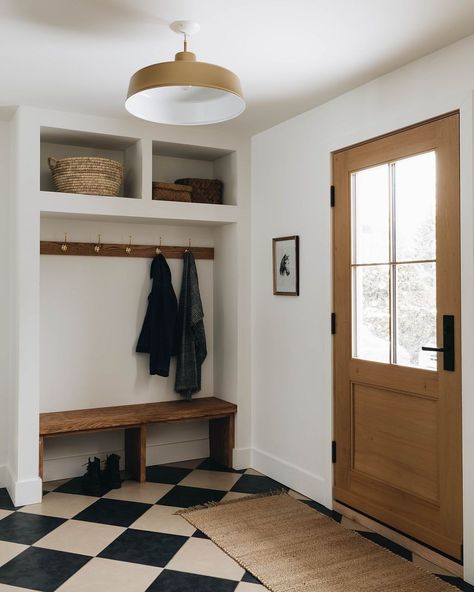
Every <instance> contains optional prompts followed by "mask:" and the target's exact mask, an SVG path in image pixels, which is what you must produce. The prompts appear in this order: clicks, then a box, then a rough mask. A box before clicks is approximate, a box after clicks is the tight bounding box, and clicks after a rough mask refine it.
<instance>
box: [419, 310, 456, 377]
mask: <svg viewBox="0 0 474 592" xmlns="http://www.w3.org/2000/svg"><path fill="white" fill-rule="evenodd" d="M421 349H422V350H423V351H434V352H441V353H443V354H444V356H443V369H444V370H448V371H449V372H454V316H453V315H443V347H427V346H423V347H422V348H421Z"/></svg>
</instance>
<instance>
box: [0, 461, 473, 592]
mask: <svg viewBox="0 0 474 592" xmlns="http://www.w3.org/2000/svg"><path fill="white" fill-rule="evenodd" d="M282 488H284V487H283V486H282V485H281V484H280V483H277V482H276V481H273V480H272V479H270V478H269V477H266V476H264V475H261V474H260V473H257V472H256V471H254V470H252V469H249V470H247V471H235V470H229V469H224V468H223V467H220V466H218V465H216V464H215V463H213V462H212V461H211V460H209V459H204V460H203V459H200V460H195V461H186V462H183V463H174V464H169V465H157V466H153V467H148V469H147V482H146V483H141V484H140V483H136V482H133V481H125V482H124V483H123V484H122V488H121V489H115V490H110V491H107V490H104V491H103V492H101V493H102V495H101V497H92V496H87V495H84V494H83V492H82V488H81V481H80V479H69V480H65V481H60V482H52V483H45V484H44V489H45V495H44V498H43V501H42V503H41V504H36V505H33V506H25V507H23V508H14V507H13V505H12V503H11V500H10V498H9V496H8V494H7V492H6V491H5V490H1V489H0V591H5V592H6V591H12V592H14V591H20V590H23V591H25V590H39V591H41V592H53V591H55V590H58V591H60V592H89V591H90V592H96V591H97V590H99V591H101V592H108V591H113V592H145V591H149V592H264V591H265V590H266V588H265V587H264V586H263V585H262V584H260V582H259V581H258V580H257V579H256V578H254V577H253V576H252V575H251V574H250V573H248V572H246V571H245V570H244V569H243V568H242V567H240V566H239V565H238V564H237V563H236V562H235V561H234V560H233V559H231V558H230V557H229V556H228V555H226V554H225V553H224V552H223V551H221V550H220V549H219V548H218V547H217V546H216V545H215V544H214V543H212V541H210V540H209V539H208V538H207V537H206V536H205V535H204V534H203V533H202V532H200V531H198V530H196V529H195V528H194V527H193V526H191V525H190V524H189V523H188V522H186V521H185V520H184V519H183V518H182V517H181V516H177V515H176V514H175V512H176V510H177V509H179V508H186V507H190V506H195V505H198V504H203V503H206V502H209V501H226V500H231V499H237V498H239V497H243V496H246V495H249V494H255V493H261V492H265V491H269V490H276V489H282ZM284 489H288V488H284ZM289 493H290V495H293V496H294V497H296V498H298V499H301V500H302V501H304V503H306V504H307V505H309V506H310V507H312V508H314V510H315V511H319V512H323V513H324V514H326V515H329V516H330V517H332V518H333V519H335V520H337V521H339V522H341V523H342V524H343V525H345V526H346V527H348V528H357V529H360V526H359V525H356V524H355V523H353V522H350V521H348V520H346V519H345V518H342V517H341V516H340V515H339V514H337V513H336V512H331V511H330V510H327V509H326V508H324V507H323V506H320V505H319V504H317V503H316V502H313V501H310V500H308V499H307V498H304V497H303V496H300V495H299V494H297V493H296V492H294V491H289ZM361 534H362V535H363V536H365V537H367V538H370V539H371V540H373V541H375V542H376V543H378V544H380V545H382V546H384V547H387V548H389V549H390V550H391V551H392V552H394V553H397V554H399V555H401V556H403V557H405V558H407V559H409V560H412V561H414V562H416V563H418V564H419V565H420V566H421V567H423V568H424V569H428V570H430V571H433V572H436V571H439V569H438V568H436V567H435V566H433V565H432V564H429V563H428V562H426V561H423V560H421V559H420V558H416V557H414V556H413V555H412V553H411V552H409V551H407V550H406V549H403V548H402V547H399V546H398V545H395V544H393V543H390V542H389V541H387V540H386V539H384V538H383V537H381V536H379V535H377V534H375V533H373V532H365V531H364V532H361ZM440 577H442V578H443V579H445V580H447V581H449V582H450V583H452V584H454V585H455V586H457V587H458V588H459V589H461V590H474V587H472V586H469V585H468V584H465V583H464V582H463V581H462V580H460V579H459V578H455V577H452V576H450V575H449V574H447V573H442V574H440Z"/></svg>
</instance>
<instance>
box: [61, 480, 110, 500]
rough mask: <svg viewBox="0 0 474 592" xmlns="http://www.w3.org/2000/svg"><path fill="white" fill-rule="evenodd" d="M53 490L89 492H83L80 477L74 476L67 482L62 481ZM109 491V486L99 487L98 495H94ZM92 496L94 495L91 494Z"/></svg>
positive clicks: (78, 492) (76, 492)
mask: <svg viewBox="0 0 474 592" xmlns="http://www.w3.org/2000/svg"><path fill="white" fill-rule="evenodd" d="M54 491H56V492H58V493H75V494H77V495H90V494H89V493H84V490H83V489H82V477H75V478H74V479H71V480H70V481H68V482H67V483H63V484H62V485H60V486H59V487H58V488H57V489H55V490H54ZM109 491H110V487H101V489H100V495H98V496H96V497H101V496H102V495H105V494H106V493H108V492H109ZM92 497H95V496H92Z"/></svg>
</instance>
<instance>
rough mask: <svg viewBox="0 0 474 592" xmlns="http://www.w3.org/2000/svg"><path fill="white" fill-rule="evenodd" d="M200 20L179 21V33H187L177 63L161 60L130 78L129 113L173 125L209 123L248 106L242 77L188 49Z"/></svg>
mask: <svg viewBox="0 0 474 592" xmlns="http://www.w3.org/2000/svg"><path fill="white" fill-rule="evenodd" d="M199 28H200V27H199V25H198V23H194V22H192V21H176V22H174V23H172V24H171V29H172V30H173V31H174V32H175V33H181V34H183V35H184V50H183V51H180V52H179V53H177V54H176V56H175V61H174V62H161V63H159V64H152V65H151V66H146V67H145V68H142V69H141V70H138V71H137V72H135V74H134V75H133V76H132V78H131V79H130V84H129V87H128V95H127V100H126V102H125V107H126V109H127V111H129V113H131V114H132V115H135V116H136V117H140V118H141V119H146V120H147V121H153V122H155V123H167V124H171V125H207V124H210V123H218V122H220V121H227V120H228V119H233V118H234V117H237V116H238V115H240V114H241V113H242V112H243V111H244V109H245V101H244V98H243V95H242V89H241V86H240V80H239V78H238V76H236V75H235V74H234V73H233V72H231V71H230V70H227V69H226V68H222V67H221V66H216V65H215V64H206V63H205V62H198V61H197V60H196V55H195V54H194V53H192V52H190V51H188V48H187V45H188V36H189V35H192V34H193V33H197V32H198V31H199Z"/></svg>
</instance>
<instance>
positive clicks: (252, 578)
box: [240, 571, 261, 584]
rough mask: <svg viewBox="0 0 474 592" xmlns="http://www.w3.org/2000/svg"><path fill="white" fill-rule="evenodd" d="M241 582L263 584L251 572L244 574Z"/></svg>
mask: <svg viewBox="0 0 474 592" xmlns="http://www.w3.org/2000/svg"><path fill="white" fill-rule="evenodd" d="M240 581H241V582H247V583H248V584H261V582H260V580H257V578H256V577H255V576H253V575H252V574H251V573H250V572H249V571H246V572H245V573H244V577H243V578H242V579H241V580H240Z"/></svg>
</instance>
